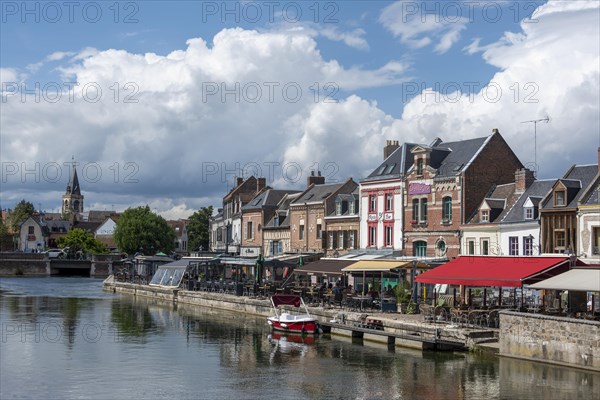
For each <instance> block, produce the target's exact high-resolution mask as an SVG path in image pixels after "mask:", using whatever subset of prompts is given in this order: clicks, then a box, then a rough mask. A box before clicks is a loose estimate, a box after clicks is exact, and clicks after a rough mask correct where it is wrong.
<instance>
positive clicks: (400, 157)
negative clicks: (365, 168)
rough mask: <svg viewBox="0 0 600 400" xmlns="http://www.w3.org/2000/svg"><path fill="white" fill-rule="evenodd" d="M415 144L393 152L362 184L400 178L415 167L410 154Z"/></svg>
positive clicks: (406, 144) (406, 145)
mask: <svg viewBox="0 0 600 400" xmlns="http://www.w3.org/2000/svg"><path fill="white" fill-rule="evenodd" d="M414 146H417V145H416V144H414V143H404V144H402V146H400V147H398V148H397V149H396V150H394V151H393V152H392V154H390V155H389V156H388V158H386V159H385V160H384V161H383V162H382V163H381V164H379V165H378V166H377V168H375V170H373V172H371V173H370V174H369V176H368V177H366V178H365V179H363V180H361V181H360V182H361V183H362V182H371V181H378V180H381V179H393V178H399V177H401V176H403V175H404V173H405V172H406V171H408V169H409V168H410V166H411V165H413V156H412V153H411V152H410V151H411V150H412V149H413V147H414Z"/></svg>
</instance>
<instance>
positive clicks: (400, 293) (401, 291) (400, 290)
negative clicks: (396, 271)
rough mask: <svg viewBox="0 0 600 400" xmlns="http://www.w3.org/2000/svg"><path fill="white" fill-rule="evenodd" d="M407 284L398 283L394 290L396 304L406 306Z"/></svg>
mask: <svg viewBox="0 0 600 400" xmlns="http://www.w3.org/2000/svg"><path fill="white" fill-rule="evenodd" d="M409 286H410V285H409V283H408V282H406V281H401V282H399V283H398V284H397V285H396V287H395V288H394V292H395V293H396V302H397V303H398V304H406V303H408V301H409V300H410V290H409Z"/></svg>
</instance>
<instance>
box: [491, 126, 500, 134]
mask: <svg viewBox="0 0 600 400" xmlns="http://www.w3.org/2000/svg"><path fill="white" fill-rule="evenodd" d="M496 133H500V131H498V128H494V129H492V135H495V134H496Z"/></svg>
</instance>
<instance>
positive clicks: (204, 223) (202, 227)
mask: <svg viewBox="0 0 600 400" xmlns="http://www.w3.org/2000/svg"><path fill="white" fill-rule="evenodd" d="M212 213H213V208H212V206H208V207H202V208H201V209H200V210H198V211H196V212H195V213H193V214H192V215H191V216H190V217H189V218H188V220H189V223H188V228H187V233H188V248H189V249H192V250H198V249H200V246H202V248H203V249H204V250H208V243H209V240H210V232H209V229H210V217H211V216H212Z"/></svg>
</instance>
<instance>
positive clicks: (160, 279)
mask: <svg viewBox="0 0 600 400" xmlns="http://www.w3.org/2000/svg"><path fill="white" fill-rule="evenodd" d="M186 269H187V265H173V266H166V265H161V266H160V267H158V269H157V270H156V272H155V273H154V276H153V277H152V280H151V281H150V285H156V286H168V287H179V285H180V284H181V280H182V279H183V275H184V274H185V271H186Z"/></svg>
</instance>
